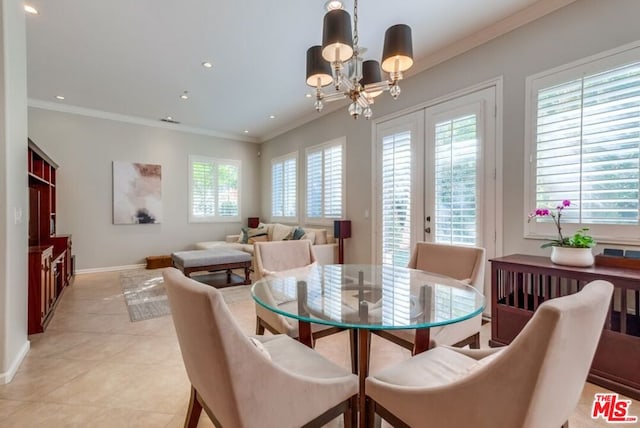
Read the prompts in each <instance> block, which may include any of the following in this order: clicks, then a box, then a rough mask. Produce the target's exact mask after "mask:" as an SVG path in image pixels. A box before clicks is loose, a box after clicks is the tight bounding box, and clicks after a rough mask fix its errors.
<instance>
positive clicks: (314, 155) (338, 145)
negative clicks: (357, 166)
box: [306, 137, 346, 224]
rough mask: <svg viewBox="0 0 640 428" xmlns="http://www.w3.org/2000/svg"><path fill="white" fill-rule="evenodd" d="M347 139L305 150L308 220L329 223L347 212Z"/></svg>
mask: <svg viewBox="0 0 640 428" xmlns="http://www.w3.org/2000/svg"><path fill="white" fill-rule="evenodd" d="M345 141H346V139H345V138H344V137H343V138H339V139H337V140H333V141H330V142H328V143H325V144H322V145H319V146H315V147H310V148H308V149H307V151H306V157H307V165H306V167H307V189H306V195H307V197H306V222H307V223H315V224H318V223H320V224H322V223H329V222H332V221H333V220H335V219H340V218H342V217H343V216H344V146H345Z"/></svg>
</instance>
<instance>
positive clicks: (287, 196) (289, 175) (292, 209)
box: [283, 158, 298, 217]
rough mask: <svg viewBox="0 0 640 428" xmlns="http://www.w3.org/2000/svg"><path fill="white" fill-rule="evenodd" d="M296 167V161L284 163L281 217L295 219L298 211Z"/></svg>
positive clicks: (289, 160)
mask: <svg viewBox="0 0 640 428" xmlns="http://www.w3.org/2000/svg"><path fill="white" fill-rule="evenodd" d="M297 186H298V166H297V159H296V158H293V159H287V160H286V161H285V162H284V190H283V207H284V208H283V211H284V212H283V215H284V216H285V217H296V215H297V211H298V193H297Z"/></svg>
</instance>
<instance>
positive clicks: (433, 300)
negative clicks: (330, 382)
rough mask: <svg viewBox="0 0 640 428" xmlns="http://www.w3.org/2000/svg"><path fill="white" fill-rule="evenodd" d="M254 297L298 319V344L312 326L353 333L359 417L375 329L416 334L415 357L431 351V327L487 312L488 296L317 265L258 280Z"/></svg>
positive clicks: (386, 273)
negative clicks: (401, 330) (406, 330)
mask: <svg viewBox="0 0 640 428" xmlns="http://www.w3.org/2000/svg"><path fill="white" fill-rule="evenodd" d="M251 294H252V296H253V299H254V300H255V301H256V303H258V304H259V305H261V306H263V307H265V308H266V309H268V310H270V311H273V312H275V313H278V314H280V315H283V316H285V317H289V318H294V319H297V320H298V326H299V327H298V330H299V340H300V341H301V342H303V343H305V344H307V345H308V346H311V347H312V346H313V337H312V334H311V325H310V323H316V324H325V325H329V326H334V327H340V328H345V329H351V331H350V337H351V340H352V344H351V345H352V346H351V349H352V354H351V357H352V368H353V371H354V373H357V374H358V376H359V378H360V401H359V406H358V407H359V410H360V412H361V413H360V414H361V415H364V413H363V411H364V405H365V401H364V380H365V378H366V377H367V375H368V372H369V348H370V347H369V344H370V343H369V341H370V331H371V330H399V329H416V337H415V348H414V353H416V354H417V353H420V352H423V351H425V350H427V349H428V347H429V328H430V327H435V326H443V325H447V324H453V323H457V322H460V321H464V320H466V319H469V318H472V317H475V316H477V315H479V314H481V313H482V311H483V309H484V307H485V298H484V296H483V295H482V294H481V293H480V292H479V291H478V290H476V289H475V288H474V287H472V286H470V285H468V284H467V283H465V282H463V281H458V280H456V279H453V278H449V277H446V276H442V275H437V274H433V273H429V272H424V271H420V270H415V269H409V268H405V267H398V266H391V265H315V264H314V265H310V266H307V267H304V268H297V269H292V270H288V271H281V272H274V273H272V274H269V275H266V276H265V277H263V278H262V279H261V280H259V281H257V282H256V283H255V284H254V285H253V286H252V287H251ZM361 422H362V421H361Z"/></svg>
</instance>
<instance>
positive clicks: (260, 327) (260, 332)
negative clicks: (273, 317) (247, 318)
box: [256, 317, 264, 336]
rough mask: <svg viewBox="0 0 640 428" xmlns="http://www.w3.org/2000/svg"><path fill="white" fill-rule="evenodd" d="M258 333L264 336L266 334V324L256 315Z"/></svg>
mask: <svg viewBox="0 0 640 428" xmlns="http://www.w3.org/2000/svg"><path fill="white" fill-rule="evenodd" d="M256 334H257V335H258V336H262V335H263V334H264V325H263V324H262V320H261V319H260V317H256Z"/></svg>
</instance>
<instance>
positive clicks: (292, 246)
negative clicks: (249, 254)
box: [254, 239, 342, 342]
mask: <svg viewBox="0 0 640 428" xmlns="http://www.w3.org/2000/svg"><path fill="white" fill-rule="evenodd" d="M254 256H255V264H256V270H257V271H258V272H259V277H267V276H270V275H275V276H277V275H278V274H279V273H280V272H282V271H291V270H292V269H299V268H306V267H311V266H314V265H316V264H317V261H316V257H315V254H314V253H313V245H311V241H309V240H306V239H301V240H290V241H272V242H256V243H255V244H254ZM254 291H255V293H256V295H257V296H258V297H259V298H260V299H261V300H262V301H264V302H267V303H270V304H271V305H272V306H276V303H275V302H274V301H273V296H272V295H271V294H269V293H268V290H266V289H265V288H256V289H255V290H254ZM265 329H266V330H268V331H270V332H271V333H273V334H286V335H288V336H291V337H293V338H298V336H299V332H298V321H296V320H294V319H291V318H287V317H283V316H282V315H279V314H276V313H275V312H272V311H270V310H268V309H266V308H264V307H263V306H261V305H259V304H258V303H256V334H264V331H265ZM341 331H342V329H340V328H337V327H331V326H328V325H323V324H313V323H312V324H311V335H312V337H313V341H314V342H315V339H318V338H321V337H324V336H328V335H330V334H334V333H339V332H341Z"/></svg>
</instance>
